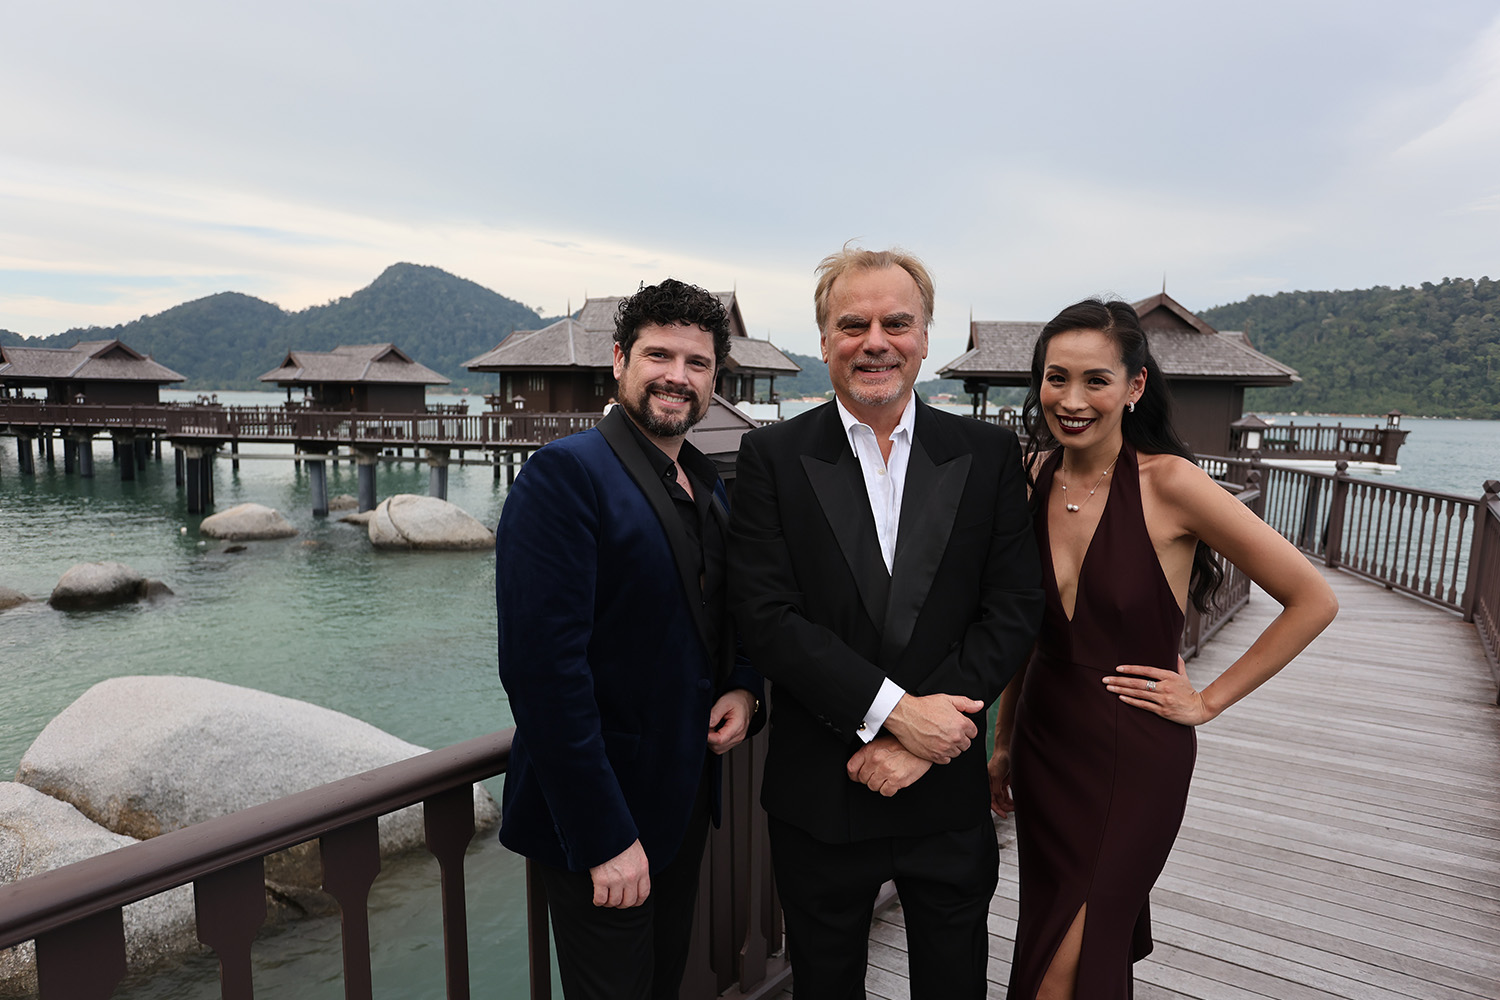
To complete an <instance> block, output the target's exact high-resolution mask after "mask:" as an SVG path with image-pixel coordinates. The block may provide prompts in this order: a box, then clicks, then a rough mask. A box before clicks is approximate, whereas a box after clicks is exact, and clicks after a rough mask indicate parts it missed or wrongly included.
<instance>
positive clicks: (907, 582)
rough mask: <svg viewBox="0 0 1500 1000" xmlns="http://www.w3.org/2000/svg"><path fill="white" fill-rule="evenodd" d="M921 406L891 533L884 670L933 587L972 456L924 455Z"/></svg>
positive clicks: (882, 643)
mask: <svg viewBox="0 0 1500 1000" xmlns="http://www.w3.org/2000/svg"><path fill="white" fill-rule="evenodd" d="M922 410H923V407H921V405H920V404H919V406H918V410H917V418H918V419H917V426H916V433H914V434H913V435H912V444H911V456H910V457H909V458H908V459H907V466H906V486H905V488H904V490H903V492H902V496H901V527H900V530H899V531H898V532H897V533H896V558H895V561H894V565H895V571H894V572H893V573H892V575H891V585H890V596H889V602H888V604H887V607H886V612H885V616H884V627H883V629H882V631H881V637H880V649H881V657H880V658H881V663H882V665H883V666H885V667H887V668H889V667H890V666H891V665H892V664H894V663H895V662H896V659H897V658H898V657H899V656H900V655H901V652H902V650H904V649H905V648H906V644H907V643H908V642H910V641H911V634H912V630H913V629H914V628H916V624H917V616H918V615H920V614H921V613H922V605H923V603H924V602H925V601H926V600H927V594H928V592H929V591H930V590H931V589H932V581H933V580H934V579H936V577H937V571H938V566H939V565H940V564H941V563H942V561H943V554H944V553H945V552H946V551H947V548H948V537H949V535H951V534H952V533H953V521H954V519H955V518H956V517H957V516H958V505H959V501H961V500H962V499H963V494H964V486H965V485H966V484H967V483H968V480H969V469H970V467H971V466H972V465H973V462H974V456H973V455H972V454H969V453H967V452H966V453H964V454H961V455H955V456H954V457H952V458H951V459H948V460H947V461H944V462H942V463H941V464H939V463H936V462H934V461H933V460H932V458H931V456H930V455H929V453H928V451H927V448H926V446H925V444H924V443H923V438H924V437H925V436H930V435H924V434H923V433H922V431H923V429H924V425H926V424H928V423H929V422H928V421H927V420H924V419H923V413H922Z"/></svg>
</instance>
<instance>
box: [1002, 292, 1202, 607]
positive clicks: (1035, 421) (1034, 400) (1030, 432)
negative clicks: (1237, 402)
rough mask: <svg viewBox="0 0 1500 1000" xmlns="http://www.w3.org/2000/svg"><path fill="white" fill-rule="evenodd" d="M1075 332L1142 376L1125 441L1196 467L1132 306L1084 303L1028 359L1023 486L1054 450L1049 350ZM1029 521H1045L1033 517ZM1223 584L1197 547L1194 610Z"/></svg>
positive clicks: (1060, 318) (1044, 335) (1124, 426)
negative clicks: (1086, 333)
mask: <svg viewBox="0 0 1500 1000" xmlns="http://www.w3.org/2000/svg"><path fill="white" fill-rule="evenodd" d="M1074 330H1097V331H1099V332H1100V333H1102V334H1104V335H1105V336H1106V337H1108V338H1109V339H1110V340H1112V341H1114V342H1115V346H1116V347H1118V348H1119V351H1120V362H1121V365H1122V367H1123V368H1124V369H1125V374H1126V375H1127V376H1132V377H1133V376H1134V375H1135V374H1136V373H1137V372H1139V371H1142V370H1144V371H1145V372H1146V388H1145V390H1144V391H1143V392H1142V393H1141V398H1140V399H1138V400H1136V403H1135V410H1134V412H1130V413H1126V414H1124V418H1123V419H1122V420H1121V422H1120V428H1121V430H1122V431H1123V433H1124V435H1125V440H1127V441H1129V442H1130V444H1131V446H1132V447H1133V448H1135V450H1136V451H1138V452H1144V453H1146V454H1148V455H1159V454H1163V453H1165V454H1169V455H1180V456H1182V457H1183V458H1185V459H1187V460H1188V461H1189V462H1192V463H1193V464H1194V465H1196V464H1198V459H1197V458H1196V457H1195V456H1194V455H1193V451H1192V449H1191V448H1189V447H1188V446H1187V445H1186V444H1184V443H1183V440H1182V438H1180V437H1178V435H1177V431H1176V430H1174V429H1173V427H1172V394H1171V393H1170V392H1169V391H1168V390H1167V380H1166V379H1165V378H1163V377H1162V374H1161V368H1160V367H1159V366H1158V365H1157V363H1156V358H1155V357H1154V356H1152V354H1151V345H1150V343H1149V342H1148V341H1147V339H1146V331H1145V330H1143V329H1142V328H1141V318H1140V317H1139V316H1138V315H1136V311H1135V309H1134V308H1133V307H1132V306H1131V305H1130V303H1128V302H1121V301H1119V300H1111V301H1105V300H1103V299H1084V300H1083V301H1082V302H1075V303H1074V304H1073V305H1071V306H1068V308H1066V309H1064V310H1063V311H1062V312H1060V313H1058V314H1057V315H1056V316H1055V317H1053V319H1052V322H1050V323H1048V324H1047V325H1046V326H1044V327H1042V332H1041V334H1040V335H1038V337H1037V339H1036V347H1035V348H1034V349H1033V350H1032V353H1031V385H1030V387H1029V388H1028V389H1027V390H1026V402H1025V403H1023V404H1022V406H1021V423H1022V425H1023V426H1024V427H1025V428H1026V434H1027V436H1028V442H1027V445H1026V462H1025V466H1026V470H1027V471H1026V478H1027V480H1028V481H1031V482H1032V485H1035V480H1034V479H1033V478H1032V475H1033V473H1032V469H1034V468H1035V467H1036V464H1037V463H1036V462H1035V458H1036V456H1037V455H1038V454H1039V453H1040V452H1042V451H1044V450H1046V449H1048V448H1055V447H1057V446H1058V442H1057V441H1055V440H1053V438H1052V432H1051V431H1050V430H1049V429H1048V428H1047V419H1046V417H1045V416H1044V415H1043V414H1042V401H1041V386H1042V370H1043V369H1044V368H1045V367H1046V365H1047V344H1048V343H1050V342H1051V340H1052V338H1053V337H1055V336H1057V335H1058V334H1059V333H1070V332H1072V331H1074ZM1033 496H1035V494H1033ZM1033 516H1045V515H1043V514H1040V513H1038V512H1036V511H1033ZM1223 582H1224V570H1223V569H1222V568H1221V567H1220V566H1219V564H1218V562H1217V561H1216V560H1215V559H1214V557H1213V551H1212V550H1211V549H1210V548H1209V547H1208V546H1207V545H1205V544H1204V543H1203V542H1201V541H1200V542H1199V543H1198V547H1197V548H1196V549H1195V550H1194V552H1193V570H1192V575H1191V578H1190V581H1189V584H1188V597H1189V599H1190V600H1191V601H1192V602H1193V606H1194V607H1196V608H1197V609H1198V610H1199V611H1207V610H1208V608H1209V605H1210V603H1211V602H1212V601H1213V598H1214V595H1215V593H1217V591H1218V589H1219V586H1220V585H1221V584H1222V583H1223Z"/></svg>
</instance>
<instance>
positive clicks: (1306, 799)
mask: <svg viewBox="0 0 1500 1000" xmlns="http://www.w3.org/2000/svg"><path fill="white" fill-rule="evenodd" d="M1325 577H1326V578H1327V579H1328V580H1329V582H1330V583H1331V584H1332V585H1333V587H1334V590H1335V592H1336V593H1337V594H1338V597H1339V601H1340V604H1341V611H1340V614H1339V618H1338V620H1337V621H1336V622H1334V624H1333V626H1332V627H1331V628H1330V629H1329V631H1328V632H1327V633H1326V634H1325V635H1324V636H1322V637H1321V638H1319V640H1318V641H1317V642H1316V643H1314V644H1313V646H1312V647H1311V648H1309V649H1308V650H1307V651H1306V652H1305V653H1304V654H1303V655H1302V656H1301V657H1299V658H1298V659H1297V661H1296V662H1295V663H1293V664H1292V665H1291V666H1290V667H1289V668H1288V669H1287V670H1286V671H1284V672H1283V674H1282V675H1281V676H1279V677H1277V678H1275V679H1274V680H1272V681H1271V682H1270V683H1269V684H1268V685H1266V687H1265V688H1263V689H1262V690H1260V691H1257V692H1256V693H1255V694H1254V695H1252V696H1251V697H1250V698H1247V699H1246V700H1245V701H1243V702H1241V703H1240V704H1239V705H1236V706H1235V707H1234V708H1232V709H1230V711H1229V712H1227V713H1225V715H1224V716H1223V717H1222V718H1220V719H1216V720H1215V721H1214V722H1212V723H1210V724H1209V725H1207V726H1204V727H1202V728H1201V729H1200V730H1199V733H1198V736H1199V749H1198V766H1197V773H1196V776H1195V779H1194V784H1193V791H1192V794H1191V795H1190V797H1189V802H1188V810H1187V815H1186V816H1185V818H1184V821H1183V830H1182V833H1181V835H1180V836H1179V838H1178V841H1177V846H1176V848H1175V850H1174V852H1173V855H1172V859H1171V860H1170V861H1169V862H1168V864H1167V869H1166V871H1165V872H1163V874H1162V877H1161V879H1160V880H1159V881H1158V883H1157V889H1156V892H1154V893H1153V895H1152V915H1153V918H1154V925H1155V931H1156V942H1157V947H1156V951H1155V952H1154V953H1153V954H1152V955H1151V956H1150V957H1148V958H1147V959H1145V960H1144V961H1142V962H1141V963H1139V964H1138V965H1137V966H1136V997H1137V998H1138V1000H1187V998H1196V1000H1311V998H1322V997H1338V998H1347V1000H1480V998H1484V1000H1495V998H1500V708H1497V707H1496V706H1495V704H1494V700H1495V688H1494V683H1495V682H1494V677H1493V675H1492V674H1491V672H1490V670H1489V668H1488V666H1487V664H1486V662H1485V660H1484V658H1483V652H1482V650H1481V648H1480V644H1479V640H1478V638H1477V636H1476V635H1475V633H1474V629H1473V627H1472V626H1470V625H1467V624H1465V623H1463V622H1462V621H1460V620H1459V619H1458V617H1457V616H1455V615H1453V614H1451V613H1449V612H1446V611H1443V610H1441V609H1438V608H1435V607H1433V606H1431V605H1428V604H1425V603H1423V602H1421V601H1419V600H1415V599H1413V598H1410V597H1407V596H1404V595H1400V594H1395V593H1393V592H1390V591H1387V590H1385V589H1384V588H1382V587H1379V586H1377V585H1373V584H1370V583H1368V582H1366V581H1363V580H1359V579H1357V578H1355V577H1352V576H1350V575H1348V574H1342V573H1325ZM1276 610H1277V606H1276V604H1275V602H1274V601H1272V600H1271V599H1270V598H1269V597H1267V596H1266V595H1265V594H1263V593H1261V592H1260V591H1256V592H1255V593H1254V596H1253V597H1252V600H1251V603H1250V604H1249V605H1248V606H1247V607H1245V608H1244V609H1242V610H1241V611H1240V612H1239V614H1238V615H1237V616H1236V618H1235V620H1234V621H1231V622H1230V623H1228V624H1227V625H1226V626H1225V627H1224V629H1223V630H1222V631H1221V632H1220V633H1219V634H1218V635H1217V636H1216V637H1215V638H1214V639H1213V640H1212V641H1211V642H1209V643H1208V644H1207V645H1206V646H1205V647H1204V650H1203V653H1202V655H1200V656H1199V657H1198V659H1196V660H1195V661H1194V662H1193V663H1192V664H1190V665H1189V673H1190V675H1191V676H1192V677H1193V679H1194V681H1195V682H1196V683H1198V684H1199V685H1200V686H1201V685H1202V684H1203V683H1206V680H1207V679H1208V678H1211V677H1213V676H1216V675H1217V674H1218V673H1219V672H1220V671H1222V670H1223V669H1224V668H1225V667H1227V666H1228V665H1229V664H1230V663H1231V662H1233V660H1234V658H1235V657H1236V656H1238V655H1239V654H1240V653H1241V652H1242V651H1243V650H1244V649H1245V648H1246V647H1247V646H1248V645H1249V644H1250V642H1251V641H1252V640H1253V639H1254V637H1255V636H1256V635H1257V634H1258V633H1259V632H1260V630H1261V629H1262V628H1264V627H1265V625H1266V624H1267V623H1268V622H1269V621H1270V619H1271V618H1272V617H1273V616H1274V613H1275V612H1276ZM997 834H998V836H999V837H1000V840H1001V848H1002V850H1001V855H1000V856H1001V869H1000V884H999V887H998V889H997V890H996V892H995V898H994V899H993V900H992V902H991V905H990V920H989V930H990V971H989V978H990V995H992V996H996V997H1003V996H1004V994H1005V989H1004V983H1005V981H1006V979H1007V978H1008V976H1009V973H1010V958H1011V950H1012V948H1013V947H1014V931H1015V919H1016V912H1017V893H1018V890H1019V886H1018V884H1017V881H1016V879H1017V873H1016V868H1015V863H1016V859H1015V845H1014V826H1013V824H1012V823H1010V822H1002V823H1000V824H998V825H997ZM871 941H872V944H871V950H872V954H871V963H872V966H874V965H877V964H878V965H879V969H878V971H876V972H872V978H871V985H870V994H871V996H876V995H879V996H882V997H893V998H894V997H896V996H906V995H907V994H906V993H900V992H899V991H898V989H897V988H896V987H895V986H893V985H892V983H891V982H890V979H889V977H890V976H892V975H896V974H898V973H899V974H902V975H904V974H905V969H906V966H905V956H904V954H900V953H902V952H904V950H905V947H906V945H905V932H904V924H903V919H902V917H901V914H900V908H899V906H897V907H894V908H893V909H892V910H891V911H889V912H888V913H887V914H883V915H882V916H881V918H880V919H878V920H877V922H876V926H875V927H874V928H872V932H871ZM877 949H879V954H878V957H877V955H876V950H877ZM898 956H899V957H898ZM877 986H878V988H879V990H883V991H884V992H877Z"/></svg>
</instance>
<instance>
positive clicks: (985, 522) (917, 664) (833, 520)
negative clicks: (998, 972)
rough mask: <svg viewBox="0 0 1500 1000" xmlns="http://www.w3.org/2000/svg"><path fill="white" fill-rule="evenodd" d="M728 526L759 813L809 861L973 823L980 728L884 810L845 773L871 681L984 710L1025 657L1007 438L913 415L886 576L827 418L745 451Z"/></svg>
mask: <svg viewBox="0 0 1500 1000" xmlns="http://www.w3.org/2000/svg"><path fill="white" fill-rule="evenodd" d="M730 524H731V529H730V542H729V553H730V565H731V566H732V567H733V569H734V572H733V573H732V574H731V576H730V603H731V604H732V605H733V607H734V612H735V617H736V618H737V620H738V622H739V625H740V634H741V635H742V636H743V637H744V644H745V652H746V653H747V654H748V655H749V657H750V659H751V661H752V662H754V663H755V665H756V667H757V668H758V669H759V670H760V671H761V672H762V673H763V674H765V676H766V677H767V678H768V679H769V680H770V681H771V737H770V746H769V748H768V752H767V758H766V777H765V784H764V786H763V791H762V795H761V801H762V803H763V804H764V805H765V808H766V811H767V812H769V813H770V814H771V815H773V816H775V817H777V818H778V819H782V820H784V821H786V822H788V823H792V824H793V825H796V826H799V827H801V828H803V829H804V830H806V831H808V832H809V833H811V834H812V835H813V836H815V837H817V838H818V839H820V840H822V841H824V842H825V843H846V842H849V841H853V840H860V839H863V838H867V837H878V836H921V835H925V834H929V833H936V832H938V831H941V830H955V829H962V828H966V827H969V826H971V825H974V824H977V823H980V822H983V821H984V820H986V819H988V817H989V784H988V781H987V779H986V775H985V749H984V746H985V743H984V726H985V720H984V717H983V716H982V715H977V716H975V717H974V718H975V722H976V723H977V724H978V726H979V728H980V738H979V739H976V740H975V741H974V742H973V744H972V745H971V746H970V748H969V749H968V750H966V751H964V752H963V753H962V754H959V756H958V757H957V758H955V759H954V760H953V761H952V762H950V763H948V764H943V765H937V766H934V767H933V768H931V769H930V770H929V771H928V772H927V773H926V774H925V775H924V776H923V777H922V778H920V779H919V780H918V781H917V782H916V783H915V784H913V785H912V786H911V787H909V788H905V789H902V790H901V791H899V792H897V793H896V794H895V796H893V797H891V798H885V797H882V796H881V795H879V794H877V793H875V792H872V791H870V790H869V789H867V788H865V787H864V786H863V785H859V784H856V783H854V782H853V781H850V780H849V777H848V774H847V773H846V772H845V769H844V768H845V765H846V764H847V763H848V760H849V758H850V757H851V756H852V755H853V754H854V752H855V751H856V750H858V749H859V747H860V746H861V744H860V743H859V742H858V738H857V735H856V730H857V729H858V727H859V724H860V722H861V721H862V719H863V717H864V713H865V712H866V711H867V710H868V709H869V707H870V703H871V702H872V701H874V699H875V695H876V693H877V692H878V691H879V690H880V686H881V682H882V680H883V679H884V678H886V677H889V678H891V680H893V681H895V682H896V683H897V684H899V685H901V686H902V687H903V688H904V689H905V690H906V691H908V692H910V693H912V694H915V695H927V694H935V693H938V692H942V693H946V694H962V695H967V696H969V697H971V698H977V699H978V700H980V701H982V702H984V703H985V704H986V705H988V704H990V703H991V702H993V701H994V700H995V698H996V697H998V696H999V694H1000V692H1001V691H1002V690H1004V688H1005V685H1006V684H1007V683H1008V682H1009V681H1010V678H1011V677H1012V675H1014V674H1015V672H1016V670H1017V669H1018V668H1019V667H1020V666H1021V664H1022V663H1023V662H1024V661H1025V659H1026V657H1027V656H1028V655H1029V654H1030V652H1031V647H1032V642H1033V639H1034V638H1035V636H1036V630H1037V626H1038V624H1039V623H1040V621H1041V617H1042V582H1041V563H1040V562H1039V560H1038V558H1037V548H1036V541H1035V539H1034V537H1033V535H1032V532H1031V518H1030V516H1029V514H1028V513H1027V504H1026V484H1025V477H1024V474H1023V473H1022V471H1021V462H1020V448H1019V446H1018V444H1017V442H1016V436H1015V434H1013V433H1011V432H1010V431H1008V430H1005V429H1003V428H1000V427H996V426H994V425H991V424H986V423H983V422H981V421H978V420H974V419H971V418H969V417H960V416H957V415H955V414H951V413H944V412H942V411H940V410H934V409H933V408H932V407H930V406H927V405H925V404H923V403H920V402H919V403H918V404H917V411H916V426H915V430H914V433H913V436H912V451H911V457H910V461H909V464H908V467H907V473H906V485H905V492H904V494H903V497H902V504H901V524H900V528H899V530H898V533H897V540H896V554H895V560H894V565H895V571H894V573H892V572H888V571H887V570H886V567H885V561H884V559H883V558H882V557H881V554H880V542H879V538H878V536H877V535H876V533H875V520H874V517H873V515H872V514H871V513H870V502H869V498H868V495H867V494H866V492H865V485H864V477H863V474H862V472H861V471H860V466H859V460H858V459H857V458H856V457H855V455H854V451H853V450H852V449H851V448H850V447H849V438H848V434H847V433H846V432H845V430H844V426H843V424H842V422H841V421H840V420H839V415H838V411H837V409H836V408H835V406H834V404H833V403H828V404H826V405H824V406H821V407H818V408H817V409H814V410H809V411H808V412H807V413H804V414H802V415H800V416H798V417H794V418H793V419H791V420H788V421H785V422H784V423H779V424H771V425H769V426H766V427H761V428H757V429H756V430H753V431H751V432H750V433H749V434H747V435H745V437H744V438H743V440H742V441H741V442H740V453H739V461H738V466H737V470H736V479H735V493H734V514H733V517H732V519H731V522H730Z"/></svg>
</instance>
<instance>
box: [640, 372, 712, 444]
mask: <svg viewBox="0 0 1500 1000" xmlns="http://www.w3.org/2000/svg"><path fill="white" fill-rule="evenodd" d="M652 389H666V390H669V391H670V392H672V393H675V394H677V395H681V396H685V397H686V398H687V400H688V403H689V404H690V405H689V407H688V412H687V413H684V414H683V415H682V416H680V417H667V416H662V415H661V414H659V413H657V412H655V411H654V410H652V409H651V390H652ZM620 405H621V406H623V407H625V412H626V413H628V414H629V415H630V419H631V420H634V421H635V422H636V426H638V427H640V428H641V430H643V431H645V432H646V433H647V434H650V435H652V436H653V437H660V438H672V437H681V436H682V435H683V434H686V433H687V432H688V429H689V428H691V427H692V426H693V425H694V424H696V423H697V422H698V421H700V420H702V419H703V413H702V411H701V410H700V409H699V407H698V394H697V393H696V392H694V391H693V390H692V389H689V388H688V387H687V386H681V387H678V386H673V385H668V384H665V383H654V384H652V385H648V386H646V387H645V388H643V389H642V390H641V391H640V393H639V394H638V395H637V396H636V397H635V398H634V399H631V398H630V397H629V396H626V395H624V394H622V395H621V397H620Z"/></svg>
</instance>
